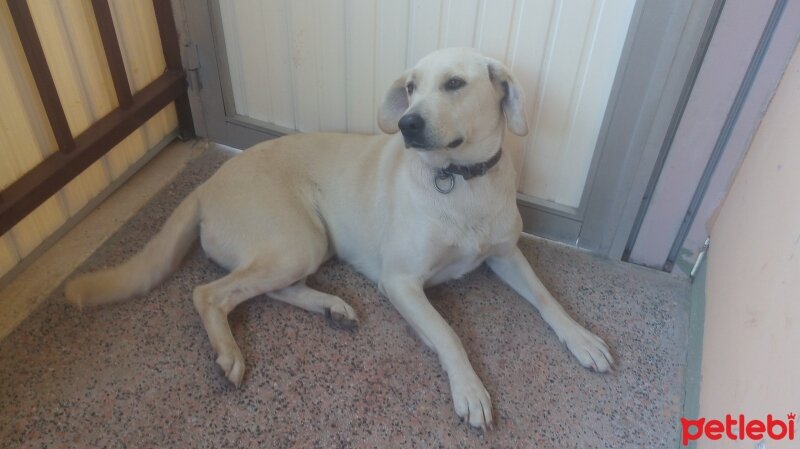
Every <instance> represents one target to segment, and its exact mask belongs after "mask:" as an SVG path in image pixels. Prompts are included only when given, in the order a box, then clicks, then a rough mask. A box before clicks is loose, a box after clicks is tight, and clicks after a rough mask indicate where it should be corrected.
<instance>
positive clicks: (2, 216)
mask: <svg viewBox="0 0 800 449" xmlns="http://www.w3.org/2000/svg"><path fill="white" fill-rule="evenodd" d="M186 87H187V82H186V76H185V75H184V73H183V72H179V71H176V70H168V71H167V72H165V73H164V74H163V75H161V76H160V77H159V78H157V79H156V80H155V81H153V82H152V83H150V84H149V85H148V86H147V87H145V88H144V89H142V90H141V91H139V92H137V93H136V94H134V95H133V102H132V103H131V106H130V108H128V109H121V108H117V109H115V110H114V111H112V112H111V113H110V114H108V115H107V116H105V117H103V118H102V119H100V120H99V121H97V122H96V123H95V124H93V125H92V126H91V127H89V128H88V129H87V130H86V131H84V132H83V133H81V135H79V136H77V137H76V138H75V149H74V150H73V151H71V152H69V153H65V152H57V153H55V154H53V155H51V156H50V157H48V158H47V159H45V160H44V161H42V162H41V163H40V164H39V165H37V166H36V167H34V168H33V169H32V170H31V171H29V172H28V173H26V174H25V175H24V176H22V177H21V178H20V179H18V180H17V181H15V182H14V183H13V184H11V185H10V186H8V187H6V189H5V190H3V191H2V192H0V198H3V202H0V235H2V234H4V233H6V232H8V231H9V230H10V229H11V228H12V227H13V226H14V225H15V224H16V223H17V222H19V220H21V219H23V218H24V217H25V216H26V215H28V214H29V213H31V212H33V210H34V209H36V208H37V207H38V206H39V205H40V204H42V203H43V202H45V201H46V200H47V199H48V198H50V196H52V195H53V194H55V193H56V192H58V191H59V190H60V189H61V188H62V187H64V186H65V185H66V184H67V183H68V182H69V181H71V180H72V179H73V178H75V177H76V176H78V175H79V174H80V173H81V172H82V171H83V170H85V169H86V168H88V167H89V166H90V165H91V164H92V163H94V162H95V161H97V160H98V159H100V158H101V157H102V156H103V155H104V154H106V153H107V152H108V151H109V150H111V148H113V147H114V146H115V145H117V144H118V143H120V142H121V141H122V140H123V139H125V137H127V136H128V135H129V134H130V133H132V132H133V131H135V130H136V129H137V128H139V127H140V126H142V125H143V124H144V123H145V122H146V121H147V120H148V119H150V118H151V117H152V116H153V115H155V114H156V113H158V112H159V111H160V110H162V109H163V108H164V107H165V106H167V105H168V104H169V103H170V102H172V101H175V99H176V98H178V97H179V96H181V95H185V93H186Z"/></svg>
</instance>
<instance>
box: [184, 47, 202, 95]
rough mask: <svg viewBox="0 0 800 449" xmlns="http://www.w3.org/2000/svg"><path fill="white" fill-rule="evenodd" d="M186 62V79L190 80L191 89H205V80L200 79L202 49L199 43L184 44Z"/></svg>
mask: <svg viewBox="0 0 800 449" xmlns="http://www.w3.org/2000/svg"><path fill="white" fill-rule="evenodd" d="M183 54H184V56H185V58H184V64H185V65H186V68H185V70H186V79H187V80H188V82H189V90H192V91H200V90H202V89H203V82H202V80H201V79H200V51H199V49H198V48H197V44H195V43H194V42H191V41H189V42H187V43H186V44H184V45H183Z"/></svg>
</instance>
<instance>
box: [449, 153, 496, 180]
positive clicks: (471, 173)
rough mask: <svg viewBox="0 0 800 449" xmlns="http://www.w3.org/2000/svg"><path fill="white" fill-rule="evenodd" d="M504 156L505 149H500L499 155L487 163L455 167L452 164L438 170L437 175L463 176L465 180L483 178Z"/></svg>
mask: <svg viewBox="0 0 800 449" xmlns="http://www.w3.org/2000/svg"><path fill="white" fill-rule="evenodd" d="M502 155H503V149H502V148H500V149H498V150H497V153H495V154H494V156H492V157H491V158H489V159H488V160H486V161H483V162H479V163H477V164H471V165H455V164H450V165H448V166H447V167H445V168H440V169H439V170H438V173H437V175H438V176H440V177H442V178H444V177H445V176H447V175H450V176H452V175H461V177H462V178H464V180H467V179H471V178H474V177H476V176H483V175H485V174H486V172H487V171H489V169H491V168H492V167H494V166H495V165H497V163H498V162H499V161H500V156H502Z"/></svg>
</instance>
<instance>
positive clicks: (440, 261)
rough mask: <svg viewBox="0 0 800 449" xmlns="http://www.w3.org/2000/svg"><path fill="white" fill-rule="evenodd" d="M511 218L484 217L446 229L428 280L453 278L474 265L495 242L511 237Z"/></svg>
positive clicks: (491, 251)
mask: <svg viewBox="0 0 800 449" xmlns="http://www.w3.org/2000/svg"><path fill="white" fill-rule="evenodd" d="M512 221H513V220H511V217H509V218H508V219H504V217H497V216H495V217H491V218H489V217H487V218H486V219H483V220H474V221H472V222H470V224H469V225H460V226H454V227H452V228H451V229H448V230H446V231H445V233H444V237H445V238H443V239H442V240H441V241H440V246H439V251H438V254H437V257H436V262H435V263H434V264H433V267H432V268H433V269H432V270H431V276H430V278H429V281H428V284H430V285H434V284H438V283H441V282H446V281H448V280H450V279H457V278H460V277H462V276H464V275H465V274H467V273H469V272H471V271H472V270H474V269H475V268H477V267H478V266H479V265H480V264H481V263H483V261H484V260H486V259H487V258H488V257H490V256H492V255H493V254H495V253H497V252H498V247H499V246H502V245H505V244H507V242H508V241H510V240H513V237H512V234H513V223H512Z"/></svg>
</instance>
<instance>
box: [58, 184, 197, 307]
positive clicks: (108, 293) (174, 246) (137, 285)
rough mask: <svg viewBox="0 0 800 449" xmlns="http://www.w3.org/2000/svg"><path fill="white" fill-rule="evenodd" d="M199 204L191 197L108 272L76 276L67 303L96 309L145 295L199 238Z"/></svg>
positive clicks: (173, 267)
mask: <svg viewBox="0 0 800 449" xmlns="http://www.w3.org/2000/svg"><path fill="white" fill-rule="evenodd" d="M199 222H200V204H199V201H198V198H197V195H196V193H192V194H190V195H189V196H188V197H187V198H186V199H184V200H183V202H182V203H181V204H180V205H179V206H178V207H177V209H175V211H174V212H173V213H172V215H171V216H170V217H169V218H168V219H167V222H166V223H164V227H163V228H161V230H160V231H159V232H158V234H156V236H155V237H153V239H152V240H150V242H149V243H147V245H145V247H144V249H142V250H141V251H140V252H139V253H138V254H136V255H135V256H133V257H132V258H131V259H129V260H128V261H127V262H125V263H123V264H122V265H119V266H117V267H114V268H110V269H108V270H102V271H98V272H95V273H88V274H85V275H81V276H78V277H77V278H75V279H72V280H71V281H69V282H68V283H67V286H66V289H65V295H66V297H67V301H69V302H71V303H72V304H74V305H76V306H78V307H83V306H96V305H101V304H107V303H111V302H115V301H122V300H124V299H128V298H130V297H132V296H135V295H141V294H143V293H146V292H147V291H149V290H150V289H151V288H153V287H155V286H156V285H158V284H159V283H161V281H163V280H164V278H166V277H167V275H169V274H170V273H171V272H172V271H173V270H175V269H176V268H177V267H178V265H179V264H180V263H181V260H182V259H183V256H184V255H185V254H186V252H187V251H188V250H189V247H190V246H191V245H192V243H193V242H194V241H195V240H196V239H197V237H198V234H199V227H200V226H199Z"/></svg>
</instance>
